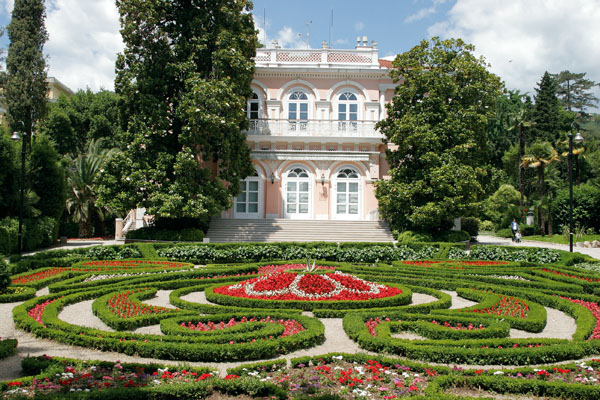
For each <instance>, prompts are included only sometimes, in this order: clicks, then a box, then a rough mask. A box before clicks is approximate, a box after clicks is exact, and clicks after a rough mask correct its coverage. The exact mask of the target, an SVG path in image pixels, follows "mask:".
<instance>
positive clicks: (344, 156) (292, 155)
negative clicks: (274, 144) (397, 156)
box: [252, 150, 370, 166]
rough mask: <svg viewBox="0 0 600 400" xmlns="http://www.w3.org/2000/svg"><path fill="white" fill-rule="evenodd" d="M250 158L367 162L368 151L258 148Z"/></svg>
mask: <svg viewBox="0 0 600 400" xmlns="http://www.w3.org/2000/svg"><path fill="white" fill-rule="evenodd" d="M252 158H254V159H256V160H271V161H273V160H277V161H292V160H294V161H315V166H316V161H356V162H361V161H366V162H369V158H370V157H369V153H350V152H344V151H325V152H315V151H306V150H296V151H286V150H279V151H270V150H269V151H267V150H258V151H253V152H252Z"/></svg>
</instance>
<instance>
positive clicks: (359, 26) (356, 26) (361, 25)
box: [354, 21, 365, 32]
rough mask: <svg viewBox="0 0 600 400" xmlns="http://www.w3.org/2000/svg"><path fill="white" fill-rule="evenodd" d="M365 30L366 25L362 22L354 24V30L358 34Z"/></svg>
mask: <svg viewBox="0 0 600 400" xmlns="http://www.w3.org/2000/svg"><path fill="white" fill-rule="evenodd" d="M364 29H365V23H364V22H362V21H358V22H357V23H355V24H354V30H355V31H356V32H362V31H363V30H364Z"/></svg>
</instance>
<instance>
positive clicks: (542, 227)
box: [537, 164, 546, 236]
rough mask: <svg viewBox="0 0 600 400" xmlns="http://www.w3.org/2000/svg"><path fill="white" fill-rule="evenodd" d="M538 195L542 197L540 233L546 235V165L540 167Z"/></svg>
mask: <svg viewBox="0 0 600 400" xmlns="http://www.w3.org/2000/svg"><path fill="white" fill-rule="evenodd" d="M537 170H538V195H539V196H540V207H539V210H540V232H541V233H542V236H543V235H546V218H545V215H544V206H543V205H542V201H543V200H544V165H543V164H542V165H540V166H539V167H538V169H537Z"/></svg>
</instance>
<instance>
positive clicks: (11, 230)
mask: <svg viewBox="0 0 600 400" xmlns="http://www.w3.org/2000/svg"><path fill="white" fill-rule="evenodd" d="M18 233H19V222H18V221H17V219H16V218H4V219H3V220H1V221H0V253H4V254H12V253H14V252H15V251H16V249H17V234H18Z"/></svg>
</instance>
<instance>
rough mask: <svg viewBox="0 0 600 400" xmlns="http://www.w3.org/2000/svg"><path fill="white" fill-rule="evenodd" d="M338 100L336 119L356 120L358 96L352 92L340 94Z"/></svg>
mask: <svg viewBox="0 0 600 400" xmlns="http://www.w3.org/2000/svg"><path fill="white" fill-rule="evenodd" d="M338 100H339V102H338V120H340V121H357V120H358V98H357V97H356V95H355V94H354V93H352V92H344V93H342V94H340V97H339V99H338Z"/></svg>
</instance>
